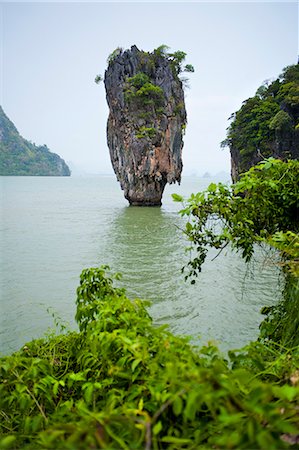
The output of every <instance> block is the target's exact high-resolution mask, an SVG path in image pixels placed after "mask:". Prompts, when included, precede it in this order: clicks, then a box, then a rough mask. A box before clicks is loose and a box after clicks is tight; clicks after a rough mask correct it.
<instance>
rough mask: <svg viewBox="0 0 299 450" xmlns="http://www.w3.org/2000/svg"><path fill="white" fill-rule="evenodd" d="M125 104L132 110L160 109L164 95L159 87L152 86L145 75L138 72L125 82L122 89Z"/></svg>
mask: <svg viewBox="0 0 299 450" xmlns="http://www.w3.org/2000/svg"><path fill="white" fill-rule="evenodd" d="M124 96H125V100H126V102H127V103H128V104H129V105H131V106H132V108H134V109H135V108H136V109H138V107H142V108H144V107H152V108H154V109H158V108H161V107H162V106H163V105H164V102H165V99H164V93H163V89H162V88H161V87H160V86H157V85H155V84H153V83H152V82H151V81H150V78H149V76H148V75H146V74H145V73H142V72H139V73H137V74H136V75H135V76H133V77H130V78H128V79H127V81H126V85H125V88H124Z"/></svg>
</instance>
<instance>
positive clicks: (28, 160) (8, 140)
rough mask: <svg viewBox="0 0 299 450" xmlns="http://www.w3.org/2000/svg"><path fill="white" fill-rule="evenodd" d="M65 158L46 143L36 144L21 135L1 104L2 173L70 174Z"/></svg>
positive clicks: (0, 146)
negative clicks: (51, 150)
mask: <svg viewBox="0 0 299 450" xmlns="http://www.w3.org/2000/svg"><path fill="white" fill-rule="evenodd" d="M70 174H71V172H70V169H69V168H68V166H67V165H66V163H65V162H64V160H63V159H61V158H60V157H59V156H58V155H56V154H55V153H51V152H50V151H49V149H48V147H47V146H46V145H43V146H36V145H35V144H32V143H31V142H29V141H27V140H26V139H24V138H23V137H22V136H20V134H19V132H18V130H17V129H16V127H15V126H14V124H13V123H12V122H11V121H10V120H9V118H8V117H7V116H6V115H5V113H4V111H3V109H2V108H1V106H0V175H43V176H69V175H70Z"/></svg>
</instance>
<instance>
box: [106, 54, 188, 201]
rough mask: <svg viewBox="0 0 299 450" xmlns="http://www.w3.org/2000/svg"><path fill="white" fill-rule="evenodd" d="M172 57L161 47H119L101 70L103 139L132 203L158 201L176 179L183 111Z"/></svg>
mask: <svg viewBox="0 0 299 450" xmlns="http://www.w3.org/2000/svg"><path fill="white" fill-rule="evenodd" d="M177 68H178V66H176V65H175V61H174V60H173V59H172V58H169V57H168V56H167V55H165V54H164V53H163V52H159V51H157V50H155V51H154V52H152V53H147V52H144V51H140V50H139V49H138V48H137V47H136V46H135V45H134V46H132V47H131V49H130V50H126V51H123V50H121V49H117V50H116V51H115V52H114V53H113V54H112V55H111V57H110V59H109V64H108V68H107V70H106V72H105V78H104V83H105V88H106V98H107V102H108V106H109V110H110V112H109V118H108V123H107V142H108V147H109V150H110V157H111V162H112V166H113V169H114V171H115V174H116V176H117V179H118V181H119V182H120V185H121V188H122V189H123V190H124V195H125V198H126V199H127V200H128V201H129V203H130V204H131V205H139V206H155V205H161V199H162V194H163V191H164V188H165V185H166V183H174V182H176V181H177V182H180V179H181V172H182V167H183V165H182V148H183V133H184V129H185V126H186V121H187V118H186V110H185V102H184V91H183V86H182V82H181V80H180V79H179V77H178V72H179V71H178V70H177Z"/></svg>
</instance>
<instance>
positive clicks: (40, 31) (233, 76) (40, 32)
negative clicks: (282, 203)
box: [0, 1, 298, 174]
mask: <svg viewBox="0 0 299 450" xmlns="http://www.w3.org/2000/svg"><path fill="white" fill-rule="evenodd" d="M0 20H1V22H0V27H1V30H2V31H1V67H2V69H1V76H2V79H1V85H0V96H1V99H0V101H1V105H2V106H3V109H4V111H5V112H6V114H7V115H8V117H9V118H10V119H11V120H12V121H13V122H14V124H15V125H16V127H17V128H18V130H19V132H20V133H21V134H22V135H23V136H24V137H25V138H27V139H29V140H31V141H33V142H35V143H36V144H47V146H48V147H49V148H50V150H51V151H53V152H55V153H58V154H59V155H60V156H62V157H63V158H64V159H65V160H66V161H72V162H73V163H75V164H76V165H78V166H79V167H81V168H83V169H84V170H85V171H87V172H93V173H100V172H111V171H112V169H111V164H110V159H109V151H108V148H107V144H106V121H107V117H108V108H107V105H106V99H105V91H104V84H103V83H101V84H100V85H96V84H95V83H94V78H95V75H96V74H98V73H100V74H102V75H103V74H104V71H105V68H106V59H107V57H108V55H109V54H110V53H111V52H112V51H113V50H114V49H115V48H116V47H118V46H121V47H123V48H130V47H131V45H133V44H136V45H137V46H138V48H139V49H142V50H145V51H152V50H153V49H154V48H156V47H158V46H159V45H161V44H167V45H169V46H170V47H171V50H172V51H175V50H183V51H185V52H186V53H187V60H186V63H190V64H193V66H194V67H195V73H194V74H189V79H190V89H187V90H186V106H187V113H188V126H187V132H186V136H185V145H184V149H183V162H184V170H185V173H186V174H188V173H191V172H194V173H198V174H202V173H203V172H205V171H209V172H211V173H216V172H218V171H221V170H225V171H229V170H230V158H229V152H228V150H221V149H220V142H221V141H222V140H223V139H224V138H225V136H226V128H227V126H228V125H229V122H228V120H227V119H228V117H229V116H230V115H231V113H233V112H234V111H236V110H237V109H239V108H240V106H241V104H242V101H244V100H245V99H247V98H248V97H250V96H252V95H254V93H255V91H256V89H257V88H258V87H259V86H260V85H261V84H262V83H263V81H264V80H266V79H269V78H274V77H277V76H278V75H279V74H280V73H281V71H282V69H283V68H284V67H286V66H288V65H290V64H295V63H296V62H297V58H298V5H297V2H263V3H261V2H251V3H244V2H230V3H228V2H186V1H185V2H163V3H162V2H151V3H146V2H119V3H117V2H108V3H104V2H93V3H88V2H80V3H78V2H77V3H71V2H64V3H62V2H56V3H42V2H36V3H27V2H21V3H14V2H4V3H2V4H1V19H0Z"/></svg>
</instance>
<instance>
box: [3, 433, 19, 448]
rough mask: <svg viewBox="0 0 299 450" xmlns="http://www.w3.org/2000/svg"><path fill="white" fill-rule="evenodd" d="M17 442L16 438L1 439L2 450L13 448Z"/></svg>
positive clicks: (6, 437)
mask: <svg viewBox="0 0 299 450" xmlns="http://www.w3.org/2000/svg"><path fill="white" fill-rule="evenodd" d="M15 440H16V436H12V435H10V436H5V438H3V439H0V448H4V449H5V448H11V447H12V444H13V443H14V442H15Z"/></svg>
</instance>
